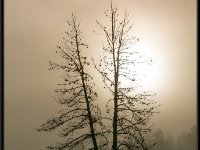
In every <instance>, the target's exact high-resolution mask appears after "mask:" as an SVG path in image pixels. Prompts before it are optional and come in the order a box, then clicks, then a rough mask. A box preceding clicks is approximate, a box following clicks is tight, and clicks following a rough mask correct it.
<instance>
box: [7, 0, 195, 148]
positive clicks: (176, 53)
mask: <svg viewBox="0 0 200 150" xmlns="http://www.w3.org/2000/svg"><path fill="white" fill-rule="evenodd" d="M113 2H114V3H115V5H116V6H118V7H119V11H120V12H121V11H122V12H123V11H124V10H125V9H127V10H128V12H129V14H130V15H131V16H132V22H133V24H134V33H133V34H134V35H136V36H137V37H139V38H140V42H139V48H140V49H141V50H142V52H144V53H146V54H147V55H148V56H150V57H153V58H154V59H155V63H154V65H153V66H152V68H151V69H150V70H149V72H147V73H149V74H147V76H146V77H145V78H144V81H143V84H144V87H145V88H147V89H148V90H151V91H153V92H156V93H157V96H156V97H155V98H156V99H157V101H158V103H159V104H161V107H160V108H159V111H160V113H159V114H158V115H155V117H154V118H153V120H152V123H154V124H155V125H154V128H155V129H161V130H162V131H163V132H164V133H166V134H167V135H170V136H172V137H173V138H176V137H177V136H179V135H180V134H181V133H182V132H185V131H189V130H190V128H191V127H192V126H193V125H196V117H197V115H196V110H197V105H196V103H197V100H196V81H197V79H196V52H197V50H196V32H197V30H196V1H195V0H168V1H163V0H143V1H138V0H114V1H113ZM109 4H110V1H109V0H84V1H82V0H6V1H5V3H4V10H5V11H4V17H5V20H4V33H5V34H4V41H5V47H4V60H5V62H4V65H5V66H4V67H5V70H4V75H5V81H4V88H5V93H4V94H5V99H4V110H5V111H4V116H5V120H4V125H5V129H4V136H5V150H27V149H29V150H36V149H42V148H44V147H45V146H47V145H49V144H53V143H55V142H56V141H58V139H57V135H56V133H53V134H51V133H38V132H37V131H36V130H35V129H36V128H38V127H39V126H40V125H41V123H43V122H44V121H45V120H46V119H48V118H49V117H51V116H52V115H53V114H55V113H56V112H57V111H59V110H60V109H61V106H59V104H57V103H56V101H54V100H53V99H52V97H51V96H52V95H53V94H54V93H53V90H54V89H56V87H57V83H59V82H61V81H62V80H61V78H60V76H61V75H62V73H61V72H59V71H57V72H52V71H49V70H48V68H49V65H48V61H49V60H59V57H58V56H57V55H56V53H55V51H56V46H57V45H59V44H61V43H62V37H63V36H64V31H65V30H67V26H66V25H67V24H66V20H67V19H69V18H70V16H71V13H72V12H73V13H75V14H76V15H77V16H78V18H80V20H81V29H82V31H83V36H84V41H86V43H88V44H89V49H87V50H86V51H83V54H85V55H87V56H89V57H91V56H93V57H94V58H98V56H99V54H100V51H101V47H102V41H101V38H102V37H101V36H99V35H97V34H95V33H94V32H93V30H95V31H98V30H99V29H98V28H97V25H96V22H95V21H96V20H99V21H101V22H102V23H104V24H106V22H104V21H105V19H104V10H106V9H108V7H109ZM90 71H91V72H92V73H93V76H95V81H96V82H99V83H98V84H97V86H98V87H96V90H97V91H98V93H99V95H100V98H99V99H100V100H101V101H100V100H99V105H101V106H102V107H103V104H104V102H106V100H107V99H106V92H105V91H103V90H102V88H101V86H102V85H103V84H102V83H101V82H100V81H101V78H100V76H98V73H97V72H96V71H95V70H90Z"/></svg>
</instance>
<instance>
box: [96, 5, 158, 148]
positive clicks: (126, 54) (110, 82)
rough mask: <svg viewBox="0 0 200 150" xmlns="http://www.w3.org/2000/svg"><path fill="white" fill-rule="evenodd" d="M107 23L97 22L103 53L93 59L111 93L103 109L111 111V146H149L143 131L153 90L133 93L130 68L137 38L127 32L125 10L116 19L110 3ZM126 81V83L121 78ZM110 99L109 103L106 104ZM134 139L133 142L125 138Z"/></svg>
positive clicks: (151, 110)
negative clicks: (102, 37)
mask: <svg viewBox="0 0 200 150" xmlns="http://www.w3.org/2000/svg"><path fill="white" fill-rule="evenodd" d="M105 15H106V17H107V18H108V19H109V22H110V26H108V25H102V24H101V23H99V22H98V21H97V24H98V26H99V27H100V28H101V30H102V31H103V34H104V36H105V41H106V42H105V45H103V51H104V57H103V58H102V59H100V61H99V63H98V64H96V63H95V62H94V60H93V62H94V66H95V68H96V70H97V71H98V72H99V73H100V74H101V76H102V79H103V82H104V85H105V88H107V89H108V90H109V91H110V92H111V93H112V95H113V98H112V99H110V100H109V101H108V103H107V112H108V113H112V114H113V118H112V120H113V124H112V126H113V130H112V134H113V135H112V136H113V143H112V149H113V150H117V149H124V148H125V149H143V150H147V149H149V148H151V146H152V145H150V146H149V147H148V146H147V145H146V144H145V138H144V137H145V134H147V133H148V132H150V131H151V125H148V123H149V119H150V118H151V116H152V115H153V114H154V113H157V111H156V108H157V106H156V103H155V101H154V100H153V99H152V96H153V95H154V94H151V93H148V92H143V93H140V94H135V89H136V88H137V87H138V85H137V84H136V83H135V80H136V79H135V77H136V71H135V70H133V69H132V68H134V66H135V65H137V63H144V62H140V59H139V58H140V57H141V56H138V52H137V51H135V50H134V49H132V46H133V45H134V44H135V43H136V42H137V41H139V39H138V38H136V37H132V36H130V32H132V25H130V17H129V15H128V13H127V12H125V13H124V17H123V18H122V19H121V21H120V19H119V15H118V13H117V8H115V7H113V6H112V4H111V8H110V10H107V11H106V12H105ZM125 81H128V82H129V85H128V87H127V85H126V84H124V83H123V82H125ZM109 103H111V105H109ZM129 139H132V140H134V142H132V143H134V144H131V145H130V143H129V142H128V141H129Z"/></svg>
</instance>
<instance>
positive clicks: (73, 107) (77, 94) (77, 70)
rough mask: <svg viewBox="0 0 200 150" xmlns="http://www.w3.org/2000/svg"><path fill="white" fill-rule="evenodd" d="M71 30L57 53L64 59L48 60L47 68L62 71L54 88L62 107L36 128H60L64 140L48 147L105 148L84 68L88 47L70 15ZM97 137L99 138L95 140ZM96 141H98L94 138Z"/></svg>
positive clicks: (91, 86)
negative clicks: (56, 86)
mask: <svg viewBox="0 0 200 150" xmlns="http://www.w3.org/2000/svg"><path fill="white" fill-rule="evenodd" d="M67 23H68V25H69V28H70V30H69V31H68V32H65V33H66V38H63V39H64V44H63V46H58V51H57V52H56V53H58V54H59V55H60V56H61V57H62V58H63V61H62V62H60V63H57V62H52V61H51V62H50V69H52V70H57V69H61V70H63V71H64V83H63V84H59V85H60V86H62V87H61V88H59V89H57V90H55V92H56V97H55V100H56V101H57V102H58V103H60V104H61V105H65V107H66V108H65V109H64V110H62V111H60V112H59V113H58V115H57V116H56V117H55V118H52V119H49V120H47V122H46V123H44V124H42V125H41V128H40V129H38V131H47V132H49V131H52V130H54V129H56V128H58V127H60V126H62V127H63V129H62V130H61V131H60V133H59V136H61V137H65V138H66V141H65V142H64V143H61V144H57V145H54V146H48V147H47V148H48V149H58V150H61V149H73V148H76V147H77V146H80V145H81V147H82V148H83V149H84V148H86V149H94V150H98V149H106V138H105V136H104V134H103V130H104V125H103V124H102V122H101V112H100V109H99V107H98V106H97V105H94V100H95V99H96V97H97V93H96V92H94V91H93V86H94V84H93V83H92V82H91V80H92V76H91V75H90V74H89V73H87V72H86V71H85V68H86V66H87V65H90V63H89V62H88V61H87V58H86V57H83V56H82V55H81V51H82V49H83V48H84V47H85V48H88V46H87V45H86V44H85V43H83V40H82V32H81V31H80V29H79V27H80V22H78V21H77V19H76V17H75V16H74V15H73V14H72V19H71V20H69V21H67ZM98 139H99V140H98ZM97 140H98V141H97Z"/></svg>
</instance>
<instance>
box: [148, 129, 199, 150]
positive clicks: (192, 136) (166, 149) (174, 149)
mask: <svg viewBox="0 0 200 150" xmlns="http://www.w3.org/2000/svg"><path fill="white" fill-rule="evenodd" d="M151 139H152V138H151ZM153 140H154V141H156V143H157V144H156V145H155V147H153V148H152V150H197V142H196V141H197V127H196V126H193V127H192V128H191V129H190V130H189V131H188V132H183V133H181V134H180V135H179V136H178V137H177V138H173V137H172V136H170V135H167V136H166V135H165V134H164V132H163V131H162V130H160V129H158V130H156V131H155V132H154V133H153Z"/></svg>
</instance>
